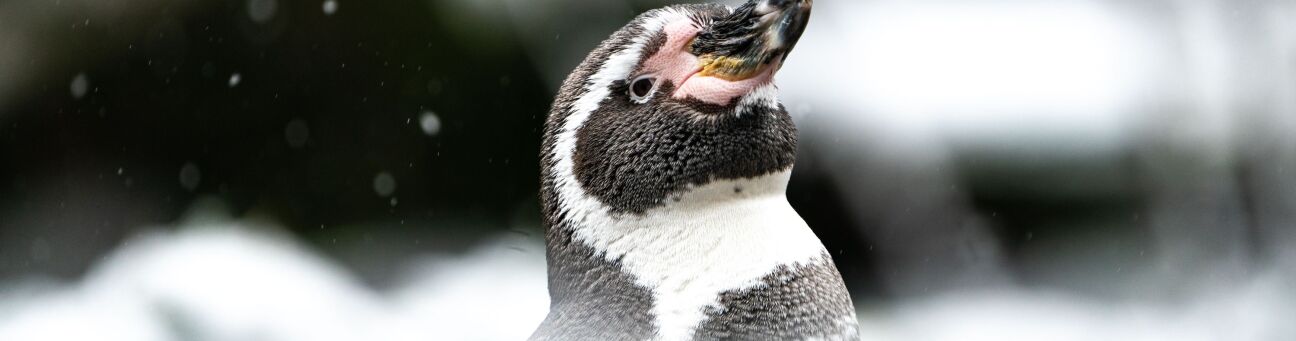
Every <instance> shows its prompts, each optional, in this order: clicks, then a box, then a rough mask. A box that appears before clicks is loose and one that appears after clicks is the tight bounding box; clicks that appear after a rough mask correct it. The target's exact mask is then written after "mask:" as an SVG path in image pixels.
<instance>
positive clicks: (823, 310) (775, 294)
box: [694, 255, 859, 340]
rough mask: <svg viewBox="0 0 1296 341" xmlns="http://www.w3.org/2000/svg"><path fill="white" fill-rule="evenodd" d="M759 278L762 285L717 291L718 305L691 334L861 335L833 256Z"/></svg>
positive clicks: (830, 337)
mask: <svg viewBox="0 0 1296 341" xmlns="http://www.w3.org/2000/svg"><path fill="white" fill-rule="evenodd" d="M824 257H825V258H827V257H828V256H827V255H825V256H824ZM762 281H763V283H765V286H761V287H758V288H755V289H749V290H743V291H729V292H725V293H723V294H721V295H720V304H721V308H709V309H708V310H707V320H706V321H704V322H703V323H702V325H701V326H700V327H699V328H698V329H697V331H696V332H695V333H694V336H695V338H694V339H695V340H803V339H806V338H818V339H823V340H858V339H859V328H858V326H857V325H856V321H855V318H854V311H855V308H854V306H853V305H852V304H851V300H850V294H849V293H847V292H846V286H845V284H843V283H842V279H841V275H840V274H839V273H838V272H837V268H836V267H835V266H833V264H832V262H831V261H827V262H824V263H823V264H819V265H812V266H804V267H796V268H789V267H786V266H784V267H780V268H779V269H778V270H776V271H774V273H772V274H770V275H768V276H765V278H763V279H762Z"/></svg>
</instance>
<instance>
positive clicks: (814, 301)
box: [532, 0, 858, 340]
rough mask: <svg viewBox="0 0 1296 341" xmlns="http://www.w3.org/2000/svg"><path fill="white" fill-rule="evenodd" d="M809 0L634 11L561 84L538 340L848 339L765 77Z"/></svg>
mask: <svg viewBox="0 0 1296 341" xmlns="http://www.w3.org/2000/svg"><path fill="white" fill-rule="evenodd" d="M810 5H811V1H810V0H753V1H751V2H749V3H748V4H746V5H744V6H742V7H739V8H737V9H731V8H728V7H724V6H719V5H681V6H673V7H667V8H664V9H659V10H654V11H651V12H648V13H645V14H643V15H641V16H639V17H638V18H636V19H635V20H634V21H632V22H631V23H630V24H629V25H627V26H626V27H624V28H622V29H621V30H619V31H617V32H616V33H614V34H613V35H612V37H611V38H609V39H608V40H606V41H604V42H603V43H602V44H601V45H600V46H599V47H598V48H597V49H595V50H594V51H593V52H592V53H591V54H590V55H589V57H587V59H586V60H585V61H584V62H583V63H581V64H580V66H578V67H577V69H576V71H574V72H573V73H572V74H571V75H570V76H569V78H568V79H567V81H566V82H565V83H564V84H563V86H562V88H561V89H560V92H559V94H558V97H557V99H556V100H555V102H554V105H553V109H552V111H551V112H550V115H549V118H548V121H547V124H546V128H545V133H544V135H545V136H544V144H543V147H542V161H541V162H542V165H541V166H542V171H543V175H542V179H541V181H542V187H543V189H542V191H541V201H542V204H543V213H544V219H545V226H546V240H547V243H548V247H547V253H548V264H549V292H550V296H551V305H550V307H551V308H550V309H551V311H550V313H549V315H548V317H547V318H546V319H545V321H544V322H543V323H542V325H541V326H540V327H539V329H538V330H537V331H536V332H535V334H534V335H533V336H532V340H855V339H857V338H858V330H857V329H858V328H857V325H856V323H857V322H856V320H855V312H854V308H853V306H852V304H851V300H850V297H849V294H848V293H847V292H846V288H845V285H844V284H843V282H842V279H841V275H840V274H839V273H838V271H837V269H836V267H835V266H834V265H833V263H832V259H831V257H830V256H829V255H828V253H827V252H826V251H825V249H824V247H823V245H822V243H820V241H819V239H818V238H817V237H816V236H815V235H814V233H813V232H811V230H810V229H809V227H808V226H806V224H805V222H804V221H803V220H802V219H801V217H800V216H799V215H797V213H796V212H795V211H794V210H793V209H792V207H791V206H790V205H789V204H788V202H787V199H786V197H785V196H784V192H785V190H786V187H787V182H788V178H789V176H790V174H791V169H792V165H793V162H794V161H795V157H796V141H797V139H796V127H795V125H794V124H793V122H792V120H791V118H790V117H789V115H788V114H787V112H786V110H785V109H784V108H783V107H782V105H781V104H779V102H778V100H777V89H776V88H775V86H774V85H773V82H772V81H773V78H772V77H773V74H774V73H775V72H776V71H777V70H778V68H779V67H780V66H781V65H782V62H783V60H784V59H785V58H786V56H787V53H788V52H789V51H790V50H791V48H792V46H793V45H795V43H796V39H797V38H799V37H800V35H801V32H802V31H803V30H804V27H805V23H806V20H807V19H808V16H809V13H810Z"/></svg>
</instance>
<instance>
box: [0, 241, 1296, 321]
mask: <svg viewBox="0 0 1296 341" xmlns="http://www.w3.org/2000/svg"><path fill="white" fill-rule="evenodd" d="M199 225H200V226H190V227H186V228H183V229H180V232H173V233H168V232H157V233H152V234H148V235H144V236H140V237H138V238H135V239H133V240H132V241H130V242H128V243H126V244H124V245H123V246H122V247H121V248H120V249H119V250H118V251H117V252H116V253H114V254H113V255H110V256H108V257H106V258H105V259H104V260H103V262H102V263H101V264H99V265H98V266H96V267H95V268H94V269H93V270H92V271H91V273H90V274H88V275H87V276H86V278H85V279H83V280H82V282H81V283H78V284H72V285H66V286H60V285H58V284H52V283H47V282H39V281H34V280H33V281H29V282H26V283H25V284H18V285H15V284H8V285H4V286H0V340H29V341H40V340H89V339H94V340H124V341H125V340H128V341H168V340H202V341H208V340H211V341H223V340H240V341H242V340H258V341H281V340H282V341H299V340H300V341H329V340H338V341H341V340H398V341H399V340H483V341H486V340H522V339H525V338H526V336H527V335H529V334H530V332H531V330H532V328H534V327H535V326H536V325H538V324H539V322H540V320H541V319H543V317H544V314H545V311H546V308H547V302H548V299H547V295H546V291H545V275H544V261H545V260H544V256H543V251H542V250H543V248H542V247H541V246H540V245H539V241H538V240H535V239H534V238H531V239H528V238H525V237H521V236H516V235H510V236H506V237H501V238H499V239H496V240H494V241H491V242H488V243H485V244H484V245H481V246H479V247H477V248H476V250H475V251H472V252H470V253H468V254H466V255H463V256H459V257H455V258H445V257H433V258H429V259H426V260H423V261H420V262H419V263H418V264H421V265H420V266H417V267H414V268H413V270H412V271H409V275H408V278H409V279H408V280H406V281H404V282H403V284H402V285H398V286H397V287H396V288H395V289H392V290H390V291H387V292H379V291H375V290H372V289H370V288H368V287H366V286H364V285H362V284H360V281H359V280H358V279H357V278H355V277H354V275H352V274H350V273H348V272H347V271H346V270H345V269H343V268H341V267H340V266H338V265H335V264H333V263H332V262H330V261H329V260H327V259H325V258H323V257H321V256H320V255H318V254H316V253H314V252H312V251H310V250H308V249H306V248H304V247H302V246H301V245H298V244H296V243H294V242H292V241H290V240H288V239H285V238H284V237H282V236H276V235H273V234H270V233H267V232H265V231H268V229H265V228H252V227H249V226H248V225H245V224H244V223H237V222H226V223H203V224H199ZM1241 282H1242V283H1248V284H1245V285H1241V286H1238V287H1234V288H1222V289H1219V290H1216V291H1213V292H1209V293H1205V294H1202V295H1198V296H1197V297H1195V298H1193V299H1192V300H1191V302H1181V303H1177V304H1151V303H1140V302H1115V303H1112V302H1105V301H1099V300H1094V299H1088V298H1086V297H1082V296H1078V295H1070V294H1066V293H1061V292H1044V291H1025V290H1014V289H1001V290H998V291H982V292H963V293H953V294H947V295H944V296H934V297H928V298H921V299H912V300H907V301H901V302H898V303H875V304H867V305H864V306H862V307H861V309H860V317H861V322H862V325H863V328H862V330H863V333H864V336H865V339H866V340H932V341H939V340H950V341H954V340H959V341H977V340H995V341H1012V340H1023V341H1024V340H1031V341H1040V340H1044V341H1049V340H1058V341H1071V340H1076V341H1080V340H1135V341H1140V340H1149V341H1151V340H1189V341H1195V340H1202V341H1206V340H1219V341H1225V340H1228V341H1235V340H1240V341H1247V340H1254V341H1269V340H1286V339H1290V337H1292V336H1293V335H1296V327H1293V325H1292V324H1291V323H1289V322H1290V321H1288V320H1289V319H1290V317H1291V316H1296V309H1294V306H1293V303H1294V302H1296V297H1294V295H1293V294H1294V293H1296V290H1292V289H1293V287H1292V283H1293V282H1292V281H1291V277H1290V276H1284V275H1280V274H1271V275H1262V276H1257V277H1256V278H1255V279H1252V280H1249V281H1241Z"/></svg>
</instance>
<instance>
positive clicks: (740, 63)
mask: <svg viewBox="0 0 1296 341" xmlns="http://www.w3.org/2000/svg"><path fill="white" fill-rule="evenodd" d="M813 4H814V0H751V1H748V2H747V3H746V4H744V5H742V6H741V7H739V8H738V9H736V10H734V12H733V13H732V14H730V15H729V16H727V17H724V18H720V19H718V20H716V21H715V22H714V23H713V24H712V25H711V27H708V28H706V29H705V30H703V32H701V33H699V34H698V36H697V38H696V39H694V40H693V42H692V43H691V44H690V49H691V52H692V53H693V54H694V55H696V56H698V58H699V60H700V61H701V67H702V69H701V71H700V72H699V73H698V75H700V76H710V77H716V78H721V79H725V80H729V81H740V80H746V79H750V78H753V77H756V76H758V75H762V74H766V72H768V73H771V74H772V73H773V72H775V71H778V70H777V69H778V68H779V67H781V66H782V64H783V61H784V60H785V59H787V55H788V53H789V52H791V51H792V48H793V47H795V46H796V43H797V41H798V40H800V39H801V34H802V33H803V32H805V28H806V23H808V22H809V20H810V8H811V5H813Z"/></svg>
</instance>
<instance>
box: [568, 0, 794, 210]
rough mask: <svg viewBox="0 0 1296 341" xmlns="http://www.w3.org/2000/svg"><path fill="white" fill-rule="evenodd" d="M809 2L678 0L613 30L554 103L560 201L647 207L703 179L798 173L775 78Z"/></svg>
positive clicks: (788, 120)
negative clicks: (690, 0) (696, 0)
mask: <svg viewBox="0 0 1296 341" xmlns="http://www.w3.org/2000/svg"><path fill="white" fill-rule="evenodd" d="M811 3H812V0H752V1H750V2H748V3H746V4H745V5H743V6H741V7H738V8H736V9H731V8H728V7H725V6H720V5H680V6H672V7H667V8H663V9H659V10H654V11H650V12H647V13H645V14H643V15H641V16H639V17H638V18H636V19H635V20H633V21H632V22H631V23H630V24H628V25H626V26H625V27H624V28H622V29H620V30H619V31H617V32H616V33H614V34H613V35H612V37H611V38H609V39H608V40H606V41H604V42H603V43H602V44H601V45H600V46H599V47H598V48H597V49H595V50H594V51H593V52H592V53H591V54H590V55H589V56H588V57H587V58H586V59H585V61H584V62H583V63H582V64H581V65H580V66H579V67H577V69H576V71H575V72H573V73H572V74H571V75H570V76H569V77H568V79H567V81H566V82H565V83H564V85H563V87H562V89H561V90H560V92H559V95H558V98H557V99H556V100H555V102H554V108H553V111H552V112H551V114H550V116H549V121H548V122H547V126H546V131H545V144H544V145H545V147H544V148H545V150H544V154H545V155H544V168H545V172H546V176H545V181H544V185H545V186H547V187H553V188H554V189H556V191H554V192H555V193H554V194H555V195H558V196H559V197H558V198H551V199H553V200H562V201H568V202H570V201H574V200H575V199H573V198H570V197H571V196H581V197H588V198H592V199H593V200H597V201H598V203H599V204H602V205H603V206H604V207H605V208H606V209H607V210H609V211H612V212H613V213H633V214H642V213H645V212H647V211H648V210H651V209H654V208H657V207H660V206H664V205H668V204H669V203H670V201H671V200H672V198H677V196H678V195H679V194H681V193H682V192H685V191H688V190H689V189H690V188H693V187H695V186H701V185H706V184H708V183H711V182H713V181H719V180H738V179H749V178H757V177H761V176H764V175H769V174H773V173H778V172H783V171H787V170H789V169H790V168H791V166H792V163H793V161H794V160H795V156H796V143H797V138H796V127H795V125H794V124H793V122H792V120H791V118H790V117H789V115H788V113H787V111H786V110H785V109H784V107H783V106H782V105H781V104H780V103H779V101H778V99H777V88H776V87H775V85H774V75H775V73H776V72H777V71H778V70H779V68H780V67H782V65H783V62H784V60H785V59H786V57H787V56H788V53H789V52H790V51H791V50H792V47H793V46H794V45H795V44H796V41H797V40H798V39H799V38H800V36H801V33H802V32H803V31H804V29H805V25H806V21H807V20H808V17H809V13H810V7H811ZM563 193H566V194H567V195H564V194H563ZM576 194H579V195H576Z"/></svg>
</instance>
